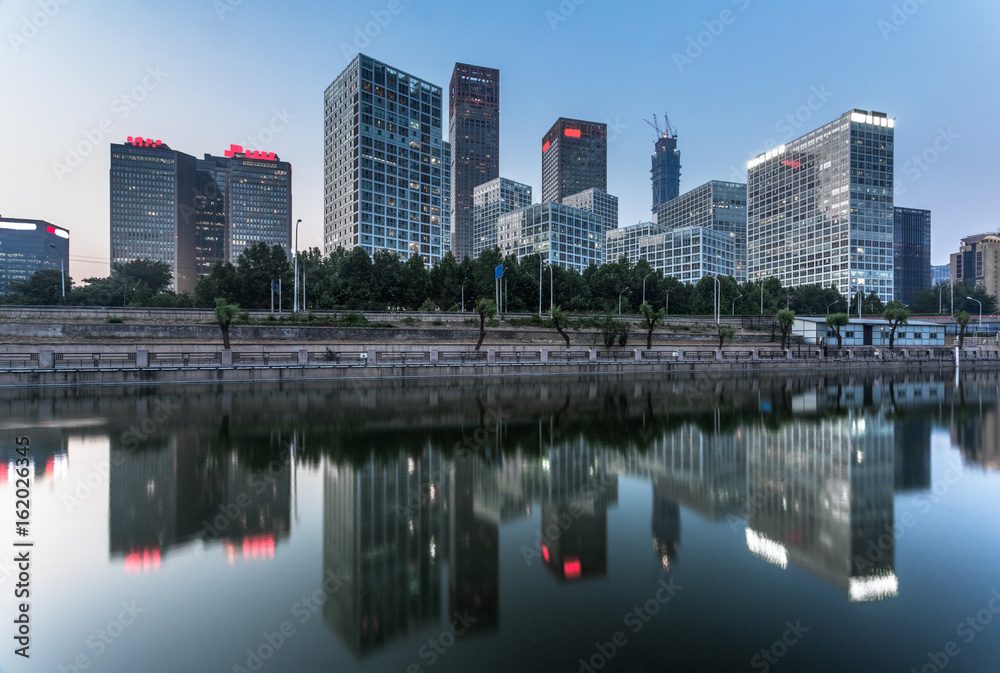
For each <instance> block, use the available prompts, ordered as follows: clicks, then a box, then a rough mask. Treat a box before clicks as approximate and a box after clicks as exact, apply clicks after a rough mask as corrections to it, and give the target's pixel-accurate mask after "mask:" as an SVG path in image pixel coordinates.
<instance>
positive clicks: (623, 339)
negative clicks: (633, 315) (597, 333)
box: [618, 320, 632, 350]
mask: <svg viewBox="0 0 1000 673" xmlns="http://www.w3.org/2000/svg"><path fill="white" fill-rule="evenodd" d="M631 331H632V324H631V323H630V322H628V321H627V320H619V321H618V345H619V346H621V347H622V350H625V346H626V345H628V335H629V332H631Z"/></svg>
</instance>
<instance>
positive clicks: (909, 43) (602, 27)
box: [0, 0, 1000, 281]
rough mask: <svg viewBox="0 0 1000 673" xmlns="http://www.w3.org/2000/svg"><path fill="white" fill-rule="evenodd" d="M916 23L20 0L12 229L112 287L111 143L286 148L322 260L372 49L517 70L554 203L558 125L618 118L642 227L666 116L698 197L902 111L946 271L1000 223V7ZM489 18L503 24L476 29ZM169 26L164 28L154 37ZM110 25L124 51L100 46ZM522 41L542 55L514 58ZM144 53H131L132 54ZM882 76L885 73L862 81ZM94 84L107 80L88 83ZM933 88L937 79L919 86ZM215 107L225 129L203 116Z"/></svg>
mask: <svg viewBox="0 0 1000 673" xmlns="http://www.w3.org/2000/svg"><path fill="white" fill-rule="evenodd" d="M570 6H571V9H572V11H570V10H569V9H567V7H570ZM894 7H895V6H894V5H893V4H892V3H887V4H885V5H884V6H883V5H880V4H866V3H861V2H850V3H849V4H848V5H847V6H844V5H838V11H837V12H836V13H830V12H829V11H828V8H827V7H824V6H817V7H812V6H811V7H799V6H796V5H792V4H791V3H780V6H773V5H772V6H758V5H757V4H756V3H753V2H752V0H737V1H735V2H732V3H723V4H721V5H720V6H719V7H718V8H705V7H700V8H699V7H685V8H678V9H676V10H672V11H673V14H672V17H671V25H672V26H673V28H672V29H671V30H670V31H668V32H667V33H664V32H663V30H662V29H661V28H660V27H659V26H658V25H657V24H656V22H652V21H645V20H640V19H641V18H642V17H643V16H644V15H648V14H650V13H653V12H654V11H655V9H657V8H658V7H656V6H655V5H652V4H636V5H634V6H633V7H630V8H629V11H628V12H626V13H624V14H623V13H622V11H621V8H612V7H603V6H600V5H594V4H580V5H576V4H574V3H569V4H567V3H564V5H559V4H558V3H552V5H551V6H547V5H542V6H536V7H534V8H528V7H527V6H525V7H524V8H522V11H517V12H511V11H510V8H501V7H480V8H476V9H474V10H467V11H463V12H449V11H448V9H447V8H441V7H434V8H424V7H418V6H417V5H411V4H410V3H409V2H406V1H403V0H398V1H395V2H394V1H390V2H371V3H363V4H357V5H351V6H347V5H333V6H329V7H328V6H320V5H313V4H308V5H307V4H305V3H296V4H293V5H289V6H286V7H284V8H283V11H282V13H281V14H280V15H278V14H275V13H274V12H273V11H272V12H268V11H266V9H265V8H260V7H254V6H252V5H247V4H242V3H238V2H231V1H230V0H220V1H219V2H216V3H214V4H212V3H194V2H181V3H177V4H176V5H174V6H172V7H171V9H170V10H167V11H166V12H164V11H163V10H152V9H146V8H142V7H134V6H131V5H126V4H125V3H122V2H119V1H117V0H109V1H106V2H101V3H98V4H97V5H93V4H92V5H86V6H84V5H75V4H67V5H62V4H58V5H57V9H55V10H50V12H54V13H52V14H51V15H48V14H45V12H44V11H43V9H42V8H41V6H40V5H38V4H37V3H33V2H9V1H8V2H5V3H2V4H0V21H3V24H4V25H6V26H8V27H9V28H8V32H7V34H6V35H5V37H6V38H7V39H6V40H5V42H6V44H5V45H4V47H3V48H2V49H0V64H2V66H3V67H4V71H5V72H8V73H10V77H9V81H8V92H9V95H10V100H14V101H21V102H22V104H20V105H15V106H7V107H5V108H4V111H3V113H2V117H0V119H2V121H3V122H4V124H3V128H5V129H6V130H7V134H8V138H7V139H6V141H5V148H6V149H7V150H8V151H7V152H6V153H5V158H4V161H3V163H2V166H3V168H2V169H0V185H2V187H0V214H2V215H3V216H5V217H17V218H30V219H43V220H46V221H49V222H52V223H54V224H56V225H58V226H61V227H66V228H68V229H69V230H70V231H72V232H73V233H74V238H75V240H76V241H78V244H77V245H75V246H74V250H73V252H72V255H71V259H70V269H69V273H70V275H72V276H73V277H74V279H76V280H77V281H79V280H81V279H83V278H86V277H91V276H102V275H106V274H107V273H108V268H109V263H108V262H109V260H108V259H107V255H108V253H107V244H106V242H107V240H108V232H109V222H110V215H109V212H108V204H107V196H106V195H107V190H108V154H109V152H108V147H109V145H110V144H111V143H121V142H124V141H125V138H126V137H127V136H128V135H144V136H153V137H155V138H162V140H163V142H164V143H169V144H171V146H173V147H180V148H191V147H199V148H204V149H205V150H208V151H210V152H212V153H213V154H214V153H217V152H221V151H222V149H224V148H225V147H227V146H228V145H229V144H230V143H236V144H242V145H244V146H246V147H248V148H251V149H260V150H265V151H273V152H277V153H278V154H279V155H281V156H282V158H283V159H284V160H286V161H289V162H290V163H291V164H292V165H294V166H295V167H296V175H295V186H294V198H293V202H294V204H295V212H294V213H293V218H294V219H298V218H301V219H302V220H303V224H302V230H301V233H300V237H301V245H300V247H301V248H306V247H313V246H316V247H322V217H323V205H322V203H323V188H322V184H323V174H322V173H323V169H322V165H323V156H322V152H323V150H322V148H323V130H322V127H323V120H322V116H321V114H322V113H321V112H320V100H321V99H322V92H323V90H324V88H325V87H326V86H328V85H329V83H330V82H331V81H333V80H334V79H335V78H336V77H337V75H338V74H339V73H340V72H341V71H342V70H343V69H344V68H345V67H346V65H347V64H348V62H349V61H350V60H351V59H353V57H354V56H355V55H356V53H357V52H364V53H366V54H367V55H369V56H371V57H373V58H375V59H378V60H380V61H383V62H387V63H391V64H393V65H394V66H396V67H399V68H401V69H403V70H405V71H406V72H409V73H412V74H414V75H415V76H417V77H419V78H421V79H424V80H427V81H431V82H435V83H437V84H439V85H445V84H446V83H447V82H448V80H449V75H450V73H451V72H452V70H453V69H454V66H455V63H456V62H463V63H476V64H478V65H482V66H484V67H489V68H496V69H498V70H500V71H502V74H503V78H504V85H503V97H504V108H503V117H502V119H501V125H502V126H503V128H504V134H503V138H502V140H501V154H502V155H503V160H502V162H501V166H500V174H501V175H505V176H509V177H510V178H512V179H515V180H518V181H520V182H524V183H526V184H529V185H530V186H532V187H533V189H534V193H535V194H541V191H540V188H541V166H540V165H539V161H538V147H537V142H538V138H540V137H541V135H542V134H544V132H545V130H546V129H547V128H549V126H550V125H551V122H552V120H553V119H556V118H558V117H560V116H565V117H572V118H582V119H591V120H594V121H597V122H601V123H607V124H608V192H610V193H612V194H615V195H617V196H619V199H620V204H621V206H620V218H619V221H620V224H621V225H623V226H624V225H627V224H632V223H634V222H638V221H640V220H646V219H648V213H649V210H648V208H649V202H650V183H649V163H648V162H649V158H648V157H649V156H650V154H651V151H652V146H653V144H654V142H655V140H656V136H655V133H654V132H653V131H652V130H651V129H650V128H649V127H647V126H646V125H645V123H643V119H647V118H650V117H651V116H652V114H653V113H654V112H656V113H658V112H657V111H662V110H663V109H668V110H669V112H670V119H671V122H672V124H673V125H675V126H676V127H677V129H678V133H679V134H680V135H681V137H682V138H683V151H684V173H683V176H682V184H681V191H682V192H686V191H689V190H690V189H692V188H694V187H695V186H697V185H699V184H703V183H705V182H708V181H710V180H727V181H729V180H732V181H738V182H742V181H745V179H746V178H745V167H746V162H747V161H748V160H749V159H750V158H752V157H753V156H756V155H757V154H759V153H760V152H762V151H767V150H769V149H772V148H773V147H775V146H777V145H779V144H781V143H783V142H786V141H788V140H791V139H793V138H795V137H799V136H801V135H803V134H804V133H806V132H808V131H810V130H812V129H815V128H818V127H820V126H822V125H823V124H826V123H828V122H830V121H832V120H833V119H835V118H836V117H837V116H839V115H840V114H842V113H843V112H844V111H845V110H849V109H852V108H855V107H857V108H862V109H876V110H889V111H890V112H891V114H892V116H893V117H894V118H895V119H896V121H897V124H898V127H897V128H898V131H899V133H898V134H897V147H896V157H897V166H896V176H895V179H896V182H897V185H899V186H900V187H902V189H899V188H898V187H897V191H896V198H895V205H897V206H901V207H908V208H920V209H928V210H931V211H933V212H934V221H935V225H936V226H935V228H934V232H933V234H932V261H933V262H935V263H938V264H941V263H943V262H945V261H947V259H948V255H949V254H950V253H952V252H955V251H957V249H958V245H959V239H960V238H961V237H963V236H971V235H973V234H976V233H982V232H985V231H993V230H995V229H996V227H997V222H996V221H995V220H993V219H991V215H992V213H991V210H992V209H991V208H990V204H989V202H988V201H987V195H988V194H989V189H988V187H987V185H989V184H991V183H992V182H993V181H994V180H995V178H996V176H997V172H998V169H997V168H996V167H995V166H994V165H993V164H992V162H991V160H990V157H989V155H988V153H982V152H978V151H977V150H978V148H979V146H981V145H985V146H990V144H991V141H992V142H993V143H995V142H996V141H997V139H998V138H1000V131H998V130H997V129H996V128H995V127H994V126H993V125H991V124H989V121H988V118H987V117H986V115H987V114H988V110H990V109H992V107H993V106H992V102H993V95H994V94H993V93H992V92H989V91H986V90H985V89H983V88H981V87H979V83H980V82H982V81H987V80H988V76H989V75H988V65H987V64H988V63H990V62H995V61H996V58H995V57H994V56H995V55H997V54H996V52H997V50H998V48H997V47H996V46H994V45H993V44H992V42H991V41H990V40H989V39H988V37H989V26H990V25H993V24H994V23H995V22H991V21H990V20H989V18H990V17H994V18H996V17H998V16H1000V8H997V7H995V6H992V5H989V4H987V3H984V2H977V3H974V4H972V5H971V6H965V7H953V6H949V7H947V8H944V7H936V6H933V5H918V6H917V7H916V9H915V11H912V12H910V13H906V12H904V11H903V10H902V9H899V8H898V7H896V8H895V9H894ZM39 17H41V18H39ZM630 19H634V20H630ZM820 21H822V22H823V24H824V26H825V30H824V32H823V33H822V34H818V35H812V38H811V41H810V42H809V49H808V50H799V51H798V52H796V54H795V57H794V58H790V57H789V52H788V51H787V50H774V49H773V48H772V47H770V46H769V43H768V41H767V40H764V39H762V36H765V35H770V34H771V32H772V29H773V27H774V26H775V25H786V26H796V25H800V26H802V27H803V28H802V29H803V31H805V30H806V29H807V28H808V26H809V25H811V24H813V23H818V22H820ZM480 23H485V24H487V25H491V26H492V27H493V28H494V30H491V31H490V33H489V34H488V35H484V34H483V33H482V32H481V31H476V30H473V27H474V25H478V24H480ZM149 25H156V26H157V30H156V31H150V30H138V29H136V28H135V26H149ZM126 27H128V28H129V30H125V28H126ZM366 30H367V34H366V32H365V31H366ZM108 31H111V32H112V33H114V34H117V35H120V38H119V39H118V40H116V41H115V42H114V43H110V42H109V43H107V44H104V43H99V42H97V41H96V40H95V39H94V36H96V35H100V34H107V32H108ZM427 31H433V32H434V33H435V34H438V35H442V36H447V39H446V40H445V39H444V38H440V39H439V42H438V45H437V48H435V49H433V50H426V49H416V48H415V45H417V44H419V42H420V38H421V36H423V35H424V34H426V33H427ZM177 32H182V33H183V34H186V35H190V36H191V38H190V39H191V40H193V41H195V42H199V41H200V42H201V43H203V44H202V46H203V47H204V49H199V50H194V49H190V50H179V49H177V47H176V46H175V45H176V42H175V41H174V40H172V39H169V38H168V37H167V36H169V35H172V34H177ZM511 34H517V35H519V36H520V39H519V43H523V45H524V46H523V47H519V48H517V49H513V48H511V45H510V42H509V37H510V35H511ZM810 34H811V33H810ZM159 35H163V36H164V37H163V38H160V37H158V36H159ZM250 37H253V39H249V38H250ZM261 40H265V41H273V42H275V43H281V44H288V45H290V46H289V47H288V48H287V50H286V52H284V53H285V54H286V57H285V58H284V60H280V59H279V60H275V58H274V55H273V53H274V52H273V51H270V50H263V49H260V44H261ZM595 44H598V45H600V48H597V49H594V48H592V47H593V45H595ZM970 44H978V45H985V46H983V47H982V49H983V50H984V51H983V52H981V53H979V55H978V57H977V58H976V59H975V60H971V59H969V58H966V54H967V53H968V50H969V49H970V47H969V46H968V45H970ZM833 45H835V46H836V48H837V51H836V52H831V51H830V47H831V46H833ZM123 52H127V53H129V54H130V56H129V58H125V59H123V58H119V56H118V55H119V54H121V53H123ZM189 52H190V53H189ZM991 52H992V53H993V54H994V56H990V53H991ZM830 53H837V57H836V58H831V56H830ZM567 54H572V55H573V56H574V59H575V60H574V63H575V66H576V67H574V68H573V69H567V70H559V71H558V73H559V76H558V77H553V76H552V73H553V72H555V71H553V70H552V69H551V68H539V67H537V64H538V63H551V64H555V63H557V62H558V61H559V59H560V58H565V56H566V55H567ZM748 60H749V61H751V62H752V63H753V66H754V70H755V72H757V73H766V74H767V75H768V78H767V79H766V82H767V83H766V84H765V85H763V86H762V85H761V84H760V82H759V80H758V81H756V82H748V81H746V79H747V78H746V77H744V76H743V74H741V73H742V72H743V71H742V70H739V69H734V68H733V65H734V64H738V63H744V62H746V61H748ZM67 63H72V64H73V67H66V64H67ZM207 63H211V64H212V70H211V74H212V75H213V77H211V78H210V77H208V73H209V71H208V70H207V69H206V64H207ZM636 65H638V66H639V67H636ZM876 65H878V68H879V69H884V72H885V73H886V74H885V75H884V76H882V77H878V78H874V77H872V78H866V77H859V76H858V73H859V72H863V71H865V70H868V69H872V68H874V67H875V66H876ZM82 71H88V72H91V73H95V74H94V76H93V77H87V78H82V77H79V73H80V72H82ZM918 77H919V79H918ZM753 79H758V78H753ZM928 80H930V81H934V82H935V85H934V86H932V87H926V86H917V84H916V82H918V81H928ZM43 83H44V84H43ZM207 96H211V99H212V100H213V109H212V113H211V114H206V113H204V112H201V110H204V109H205V107H204V101H205V100H206V97H207ZM734 100H743V101H748V103H749V104H746V105H739V106H734V105H732V101H734ZM956 100H958V101H961V103H962V104H961V106H960V107H959V106H956V105H955V103H954V102H953V101H956ZM28 101H30V104H29V103H28ZM70 101H71V104H68V103H69V102H70ZM446 121H447V120H446V119H442V123H446ZM14 129H17V132H16V133H14V131H13V130H14ZM973 137H975V138H976V140H975V142H969V141H970V140H971V139H972V138H973ZM68 148H73V149H72V150H70V149H68ZM74 153H75V154H76V155H77V156H76V158H75V160H74V156H73V154H74ZM84 155H85V156H84ZM921 155H923V156H922V158H921ZM914 157H916V159H914ZM71 164H72V165H71ZM740 172H742V173H743V174H744V177H742V178H740V177H739V174H740Z"/></svg>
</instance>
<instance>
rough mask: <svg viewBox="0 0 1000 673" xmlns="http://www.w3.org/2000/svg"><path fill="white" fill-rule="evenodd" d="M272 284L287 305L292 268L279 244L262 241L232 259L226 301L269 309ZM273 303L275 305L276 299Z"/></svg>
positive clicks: (243, 305) (282, 301) (291, 284)
mask: <svg viewBox="0 0 1000 673" xmlns="http://www.w3.org/2000/svg"><path fill="white" fill-rule="evenodd" d="M358 249H359V250H361V248H358ZM362 251H363V250H362ZM366 257H367V255H366ZM213 271H214V268H213ZM272 281H274V282H275V283H276V284H280V286H281V291H282V298H281V303H282V304H287V305H289V306H291V299H292V292H293V281H294V278H293V277H292V265H291V264H290V263H289V262H288V255H287V254H286V253H285V250H284V248H282V247H281V246H280V245H273V246H271V247H268V245H267V244H266V243H264V242H262V241H258V242H256V243H253V244H252V245H250V246H248V247H246V248H244V249H243V252H241V253H240V255H239V257H237V259H236V274H235V279H234V284H233V288H232V290H233V294H234V295H235V296H233V297H231V298H230V301H235V302H236V303H238V304H239V305H240V306H242V307H244V308H256V309H266V308H270V306H271V282H272ZM279 281H280V283H279ZM274 303H275V305H278V304H279V302H278V301H277V300H276V301H275V302H274Z"/></svg>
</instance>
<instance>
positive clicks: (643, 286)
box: [642, 271, 653, 304]
mask: <svg viewBox="0 0 1000 673" xmlns="http://www.w3.org/2000/svg"><path fill="white" fill-rule="evenodd" d="M652 275H653V272H652V271H650V272H649V273H647V274H646V275H645V276H643V277H642V303H643V304H645V303H646V279H647V278H649V277H650V276H652Z"/></svg>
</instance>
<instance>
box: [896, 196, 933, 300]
mask: <svg viewBox="0 0 1000 673" xmlns="http://www.w3.org/2000/svg"><path fill="white" fill-rule="evenodd" d="M893 222H894V232H893V258H894V260H895V261H894V264H895V269H894V274H895V276H894V278H893V284H894V288H895V299H896V301H898V302H902V303H903V304H910V303H912V302H913V298H914V297H915V296H916V295H917V293H918V292H920V291H921V290H929V289H930V288H931V283H932V281H931V211H929V210H918V209H916V208H893Z"/></svg>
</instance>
